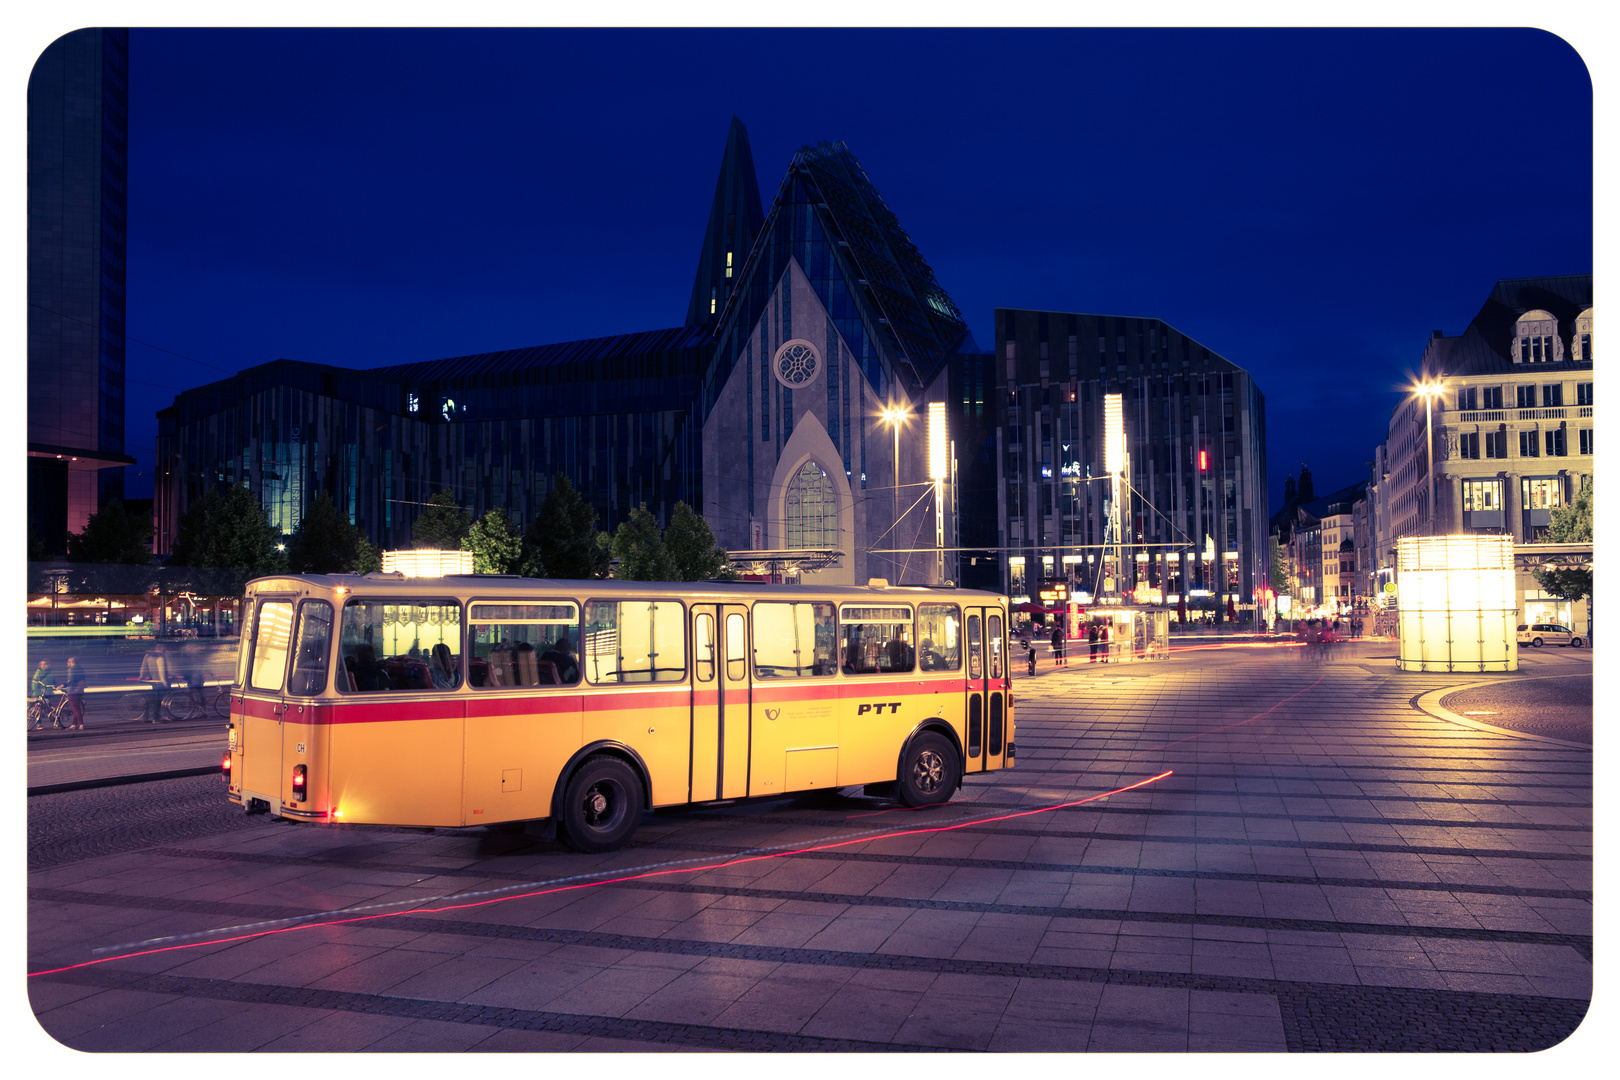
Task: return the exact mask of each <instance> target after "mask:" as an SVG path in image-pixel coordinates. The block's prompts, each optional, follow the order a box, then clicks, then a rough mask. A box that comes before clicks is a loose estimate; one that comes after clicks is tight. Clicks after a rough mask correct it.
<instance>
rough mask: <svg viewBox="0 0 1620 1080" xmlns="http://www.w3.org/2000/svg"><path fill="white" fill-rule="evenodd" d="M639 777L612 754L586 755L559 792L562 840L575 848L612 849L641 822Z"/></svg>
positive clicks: (581, 849) (597, 850)
mask: <svg viewBox="0 0 1620 1080" xmlns="http://www.w3.org/2000/svg"><path fill="white" fill-rule="evenodd" d="M641 802H642V800H641V778H640V777H638V776H637V775H636V773H635V770H634V769H632V768H631V767H630V766H628V765H626V764H625V763H624V762H622V761H620V760H619V759H618V758H616V757H608V756H607V755H605V754H599V755H597V756H596V757H589V758H586V759H585V761H584V762H583V763H582V764H581V765H580V767H579V768H578V769H576V770H575V771H574V775H573V776H571V777H569V779H568V788H567V790H566V791H565V792H564V793H563V804H562V827H563V830H562V831H563V842H564V843H566V844H567V845H568V846H569V847H571V848H573V849H574V850H575V851H583V852H587V853H590V854H594V853H596V852H600V851H612V850H613V849H614V848H617V847H620V846H622V845H623V844H624V842H625V841H627V840H629V839H630V834H631V833H633V832H635V831H636V826H637V825H640V824H641V811H642V805H641Z"/></svg>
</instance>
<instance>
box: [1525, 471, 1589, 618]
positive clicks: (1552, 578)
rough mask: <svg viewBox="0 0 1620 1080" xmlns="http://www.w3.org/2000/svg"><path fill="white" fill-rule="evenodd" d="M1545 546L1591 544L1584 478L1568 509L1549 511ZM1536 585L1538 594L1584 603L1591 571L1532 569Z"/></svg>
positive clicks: (1565, 507)
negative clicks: (1541, 592)
mask: <svg viewBox="0 0 1620 1080" xmlns="http://www.w3.org/2000/svg"><path fill="white" fill-rule="evenodd" d="M1542 542H1543V543H1547V544H1590V543H1591V542H1592V481H1591V479H1590V478H1588V479H1587V481H1586V483H1584V484H1582V485H1581V493H1580V495H1579V496H1578V497H1577V498H1576V499H1575V501H1574V502H1572V503H1570V504H1569V505H1568V506H1561V507H1559V508H1558V509H1557V510H1554V511H1553V512H1552V521H1550V522H1549V523H1548V525H1547V534H1546V535H1545V536H1543V537H1542ZM1531 573H1532V574H1533V575H1534V577H1535V579H1536V583H1537V584H1538V585H1540V586H1541V588H1542V591H1544V592H1549V593H1552V594H1553V595H1554V596H1556V597H1558V598H1559V599H1561V600H1568V601H1570V602H1571V603H1573V602H1575V601H1577V600H1585V599H1586V598H1587V597H1589V596H1591V595H1592V571H1591V570H1580V569H1574V568H1566V569H1559V570H1534V571H1532V572H1531Z"/></svg>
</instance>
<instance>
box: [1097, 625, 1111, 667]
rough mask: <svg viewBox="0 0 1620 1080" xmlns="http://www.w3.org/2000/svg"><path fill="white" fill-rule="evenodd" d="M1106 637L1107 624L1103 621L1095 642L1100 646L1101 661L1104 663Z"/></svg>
mask: <svg viewBox="0 0 1620 1080" xmlns="http://www.w3.org/2000/svg"><path fill="white" fill-rule="evenodd" d="M1108 637H1109V634H1108V624H1107V623H1103V626H1102V629H1101V630H1100V631H1098V634H1097V644H1098V645H1099V646H1101V648H1102V661H1101V662H1102V663H1104V664H1106V663H1108Z"/></svg>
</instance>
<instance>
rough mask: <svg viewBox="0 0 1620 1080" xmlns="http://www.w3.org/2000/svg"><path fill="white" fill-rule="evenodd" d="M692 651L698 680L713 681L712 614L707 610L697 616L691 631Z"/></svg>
mask: <svg viewBox="0 0 1620 1080" xmlns="http://www.w3.org/2000/svg"><path fill="white" fill-rule="evenodd" d="M692 637H693V641H692V653H693V656H694V667H695V668H696V670H697V680H698V682H713V681H714V616H713V615H710V614H709V613H708V612H707V611H705V612H703V613H702V614H700V615H699V616H698V617H697V620H696V622H695V624H694V628H693V632H692Z"/></svg>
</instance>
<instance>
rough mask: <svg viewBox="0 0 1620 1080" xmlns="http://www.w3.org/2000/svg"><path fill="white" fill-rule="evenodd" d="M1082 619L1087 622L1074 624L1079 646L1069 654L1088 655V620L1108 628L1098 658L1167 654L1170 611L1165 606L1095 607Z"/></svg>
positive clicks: (1144, 657)
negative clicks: (1104, 646)
mask: <svg viewBox="0 0 1620 1080" xmlns="http://www.w3.org/2000/svg"><path fill="white" fill-rule="evenodd" d="M1084 618H1085V619H1086V620H1088V621H1085V622H1081V623H1080V624H1079V625H1078V626H1077V627H1076V629H1077V631H1078V636H1079V637H1080V639H1081V640H1080V642H1079V649H1078V650H1077V651H1071V653H1070V656H1083V657H1089V655H1090V653H1089V638H1088V635H1087V630H1088V628H1089V624H1090V623H1091V622H1096V623H1098V624H1100V625H1102V626H1106V627H1107V628H1108V645H1107V648H1106V649H1099V650H1098V652H1097V659H1098V660H1104V659H1105V658H1106V660H1107V661H1108V662H1109V663H1117V662H1120V661H1125V660H1163V659H1165V658H1166V657H1168V656H1169V655H1170V612H1169V611H1168V610H1167V609H1165V608H1157V607H1113V606H1097V607H1092V608H1090V609H1088V610H1087V612H1086V615H1085V617H1084ZM1098 644H1101V642H1099V643H1098ZM1069 662H1070V663H1074V661H1073V660H1070V661H1069Z"/></svg>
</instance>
